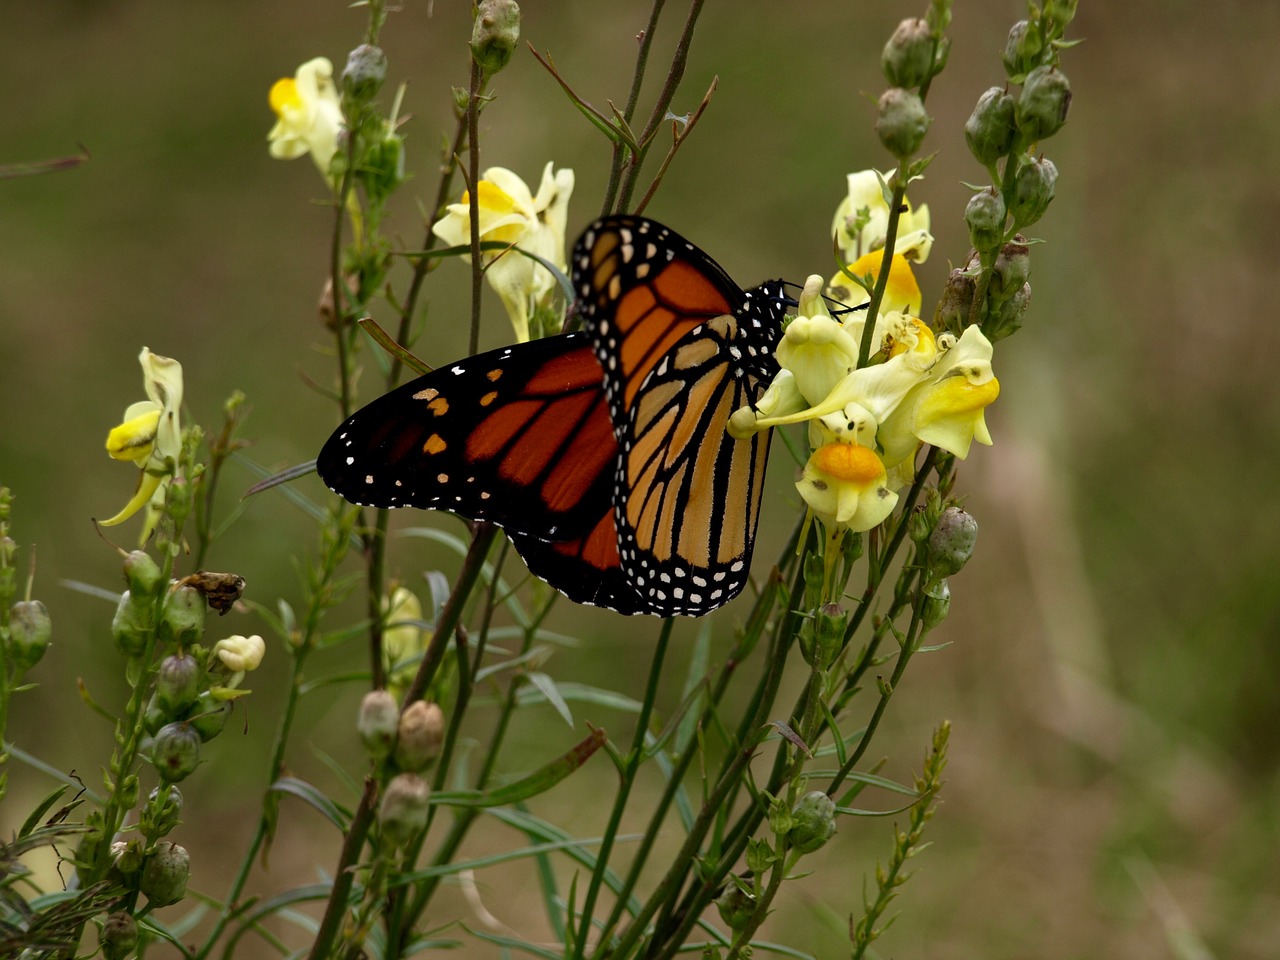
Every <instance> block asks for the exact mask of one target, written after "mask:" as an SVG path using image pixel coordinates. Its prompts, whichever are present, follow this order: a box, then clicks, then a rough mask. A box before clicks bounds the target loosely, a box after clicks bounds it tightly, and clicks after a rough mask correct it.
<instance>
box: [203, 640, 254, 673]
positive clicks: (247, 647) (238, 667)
mask: <svg viewBox="0 0 1280 960" xmlns="http://www.w3.org/2000/svg"><path fill="white" fill-rule="evenodd" d="M266 652H267V645H266V643H265V642H263V639H262V638H261V637H260V636H258V635H257V634H256V633H255V634H254V635H253V636H251V637H241V636H234V637H227V639H225V640H219V641H218V642H217V643H215V644H214V645H213V655H214V656H215V657H217V658H218V659H219V660H221V661H222V665H223V666H224V667H226V668H227V669H228V670H230V671H231V672H232V673H248V672H249V671H250V670H257V669H258V667H259V665H261V663H262V658H263V657H264V656H265V655H266Z"/></svg>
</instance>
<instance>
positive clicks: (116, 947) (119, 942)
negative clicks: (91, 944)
mask: <svg viewBox="0 0 1280 960" xmlns="http://www.w3.org/2000/svg"><path fill="white" fill-rule="evenodd" d="M99 943H100V945H101V946H102V956H103V957H104V958H105V960H124V958H125V957H128V956H130V955H132V953H133V951H134V950H136V949H137V947H138V924H137V922H136V921H135V920H134V919H133V917H131V916H129V914H127V913H125V912H124V911H123V910H117V911H116V912H115V913H113V914H111V915H110V916H108V917H107V919H106V920H105V921H104V922H103V924H102V934H101V937H100V939H99Z"/></svg>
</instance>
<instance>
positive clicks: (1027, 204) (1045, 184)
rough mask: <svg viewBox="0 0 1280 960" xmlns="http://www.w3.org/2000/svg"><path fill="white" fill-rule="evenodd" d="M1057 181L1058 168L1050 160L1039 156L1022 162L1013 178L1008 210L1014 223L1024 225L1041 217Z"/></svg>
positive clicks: (1051, 198)
mask: <svg viewBox="0 0 1280 960" xmlns="http://www.w3.org/2000/svg"><path fill="white" fill-rule="evenodd" d="M1057 183H1058V168H1057V167H1055V166H1054V165H1053V161H1052V160H1046V159H1045V158H1044V157H1040V158H1039V159H1037V160H1027V161H1026V162H1025V163H1023V164H1022V166H1021V167H1019V168H1018V173H1017V175H1016V176H1015V177H1014V180H1013V206H1012V207H1010V208H1009V212H1010V213H1011V214H1013V221H1014V224H1015V225H1017V226H1018V227H1025V226H1028V225H1030V224H1033V223H1035V222H1036V221H1037V220H1039V219H1040V218H1041V217H1043V216H1044V212H1045V210H1047V209H1048V207H1049V203H1050V202H1051V201H1052V200H1053V192H1054V188H1055V187H1056V186H1057Z"/></svg>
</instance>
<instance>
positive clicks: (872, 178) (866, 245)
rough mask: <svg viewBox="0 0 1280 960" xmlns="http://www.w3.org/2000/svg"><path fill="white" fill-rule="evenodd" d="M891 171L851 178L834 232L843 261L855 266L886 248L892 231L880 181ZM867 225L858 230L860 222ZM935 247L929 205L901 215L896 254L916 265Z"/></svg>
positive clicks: (861, 171)
mask: <svg viewBox="0 0 1280 960" xmlns="http://www.w3.org/2000/svg"><path fill="white" fill-rule="evenodd" d="M891 173H892V171H886V172H885V173H884V174H883V175H877V174H876V171H874V170H859V171H858V172H857V173H851V174H849V176H848V190H847V192H846V194H845V197H844V199H843V200H842V201H840V205H839V206H838V207H836V215H835V218H834V219H833V220H832V222H831V233H832V235H833V236H834V237H835V238H836V243H837V245H838V246H839V248H840V253H841V256H842V258H843V259H844V261H845V262H846V263H852V262H854V261H855V260H857V259H858V258H859V257H861V256H863V255H864V254H868V253H870V252H871V251H873V250H879V249H880V248H882V247H883V246H884V241H885V235H886V234H887V233H888V228H889V204H888V202H887V201H886V200H885V197H884V187H883V186H882V185H881V180H882V179H883V180H884V181H886V182H887V181H888V178H889V176H890V174H891ZM864 219H865V221H866V222H865V223H864V224H863V225H862V226H861V227H859V226H858V224H859V222H860V221H862V220H864ZM932 247H933V236H932V234H930V233H929V205H928V204H926V203H922V204H920V206H918V207H914V208H913V207H912V206H911V204H910V202H907V209H906V210H905V211H903V212H902V213H900V214H899V215H898V233H897V237H896V239H895V241H894V245H893V248H894V252H895V253H898V254H902V255H903V256H905V257H906V258H907V259H908V260H911V261H913V262H915V263H924V262H925V260H927V259H928V258H929V251H930V250H931V249H932Z"/></svg>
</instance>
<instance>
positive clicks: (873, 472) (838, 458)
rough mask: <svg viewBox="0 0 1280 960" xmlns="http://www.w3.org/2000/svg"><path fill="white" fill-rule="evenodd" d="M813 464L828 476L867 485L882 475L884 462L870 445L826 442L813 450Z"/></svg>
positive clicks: (862, 485) (863, 485)
mask: <svg viewBox="0 0 1280 960" xmlns="http://www.w3.org/2000/svg"><path fill="white" fill-rule="evenodd" d="M813 465H814V466H815V467H817V468H818V469H819V470H821V471H822V472H823V473H825V474H827V475H828V476H830V477H834V478H835V479H837V480H840V481H843V482H845V483H852V484H855V485H857V486H859V487H869V486H871V485H872V484H873V483H875V482H876V481H877V480H879V479H880V478H881V477H883V476H884V464H882V463H881V462H880V458H879V457H877V456H876V453H875V451H874V450H872V449H871V448H870V447H863V446H860V445H859V444H856V443H828V444H826V445H825V446H822V447H819V448H818V449H817V450H815V451H814V452H813Z"/></svg>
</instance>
